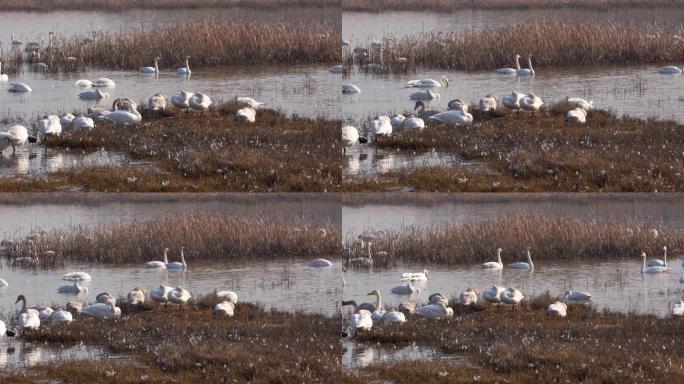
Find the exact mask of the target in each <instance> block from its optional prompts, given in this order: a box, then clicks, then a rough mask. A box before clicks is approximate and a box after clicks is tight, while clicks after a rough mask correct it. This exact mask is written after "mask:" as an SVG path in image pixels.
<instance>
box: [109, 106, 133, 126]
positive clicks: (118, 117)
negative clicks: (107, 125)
mask: <svg viewBox="0 0 684 384" xmlns="http://www.w3.org/2000/svg"><path fill="white" fill-rule="evenodd" d="M104 118H105V120H108V121H111V122H112V123H114V124H138V123H140V122H141V121H142V115H140V112H138V110H137V109H135V108H132V109H131V110H130V111H129V110H126V109H119V110H116V111H113V112H112V113H109V114H107V115H106V116H105V117H104Z"/></svg>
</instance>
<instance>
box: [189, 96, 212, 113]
mask: <svg viewBox="0 0 684 384" xmlns="http://www.w3.org/2000/svg"><path fill="white" fill-rule="evenodd" d="M211 103H212V101H211V98H210V97H209V96H208V95H205V94H204V93H202V92H197V93H195V94H194V95H192V97H190V99H189V100H188V104H189V105H190V108H192V109H194V110H196V111H200V115H202V114H203V113H204V111H206V110H208V109H209V106H210V105H211Z"/></svg>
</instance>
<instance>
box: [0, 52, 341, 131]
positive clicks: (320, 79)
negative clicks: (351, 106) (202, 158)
mask: <svg viewBox="0 0 684 384" xmlns="http://www.w3.org/2000/svg"><path fill="white" fill-rule="evenodd" d="M100 77H107V78H110V79H112V80H114V82H116V87H114V88H105V89H103V91H104V92H107V93H109V95H110V97H109V99H103V100H101V101H100V102H95V101H85V100H81V99H79V97H78V94H79V93H80V92H82V91H84V90H87V89H83V88H78V87H76V86H74V83H75V82H76V81H77V80H79V79H90V80H95V79H96V78H100ZM339 81H340V80H339V75H333V74H330V73H329V72H328V66H321V65H317V66H312V65H291V66H256V67H222V68H206V69H205V68H197V69H193V72H192V76H191V77H190V78H185V77H182V76H176V75H175V73H172V72H170V71H168V70H164V71H162V73H161V74H160V75H159V77H158V78H155V77H154V76H149V75H141V74H139V73H137V72H135V71H111V70H97V69H92V70H88V71H87V72H84V73H67V74H64V73H35V72H22V73H20V74H18V75H12V76H10V81H9V82H10V83H12V82H24V83H27V84H28V85H29V86H31V88H32V89H33V92H28V93H11V92H7V91H4V90H3V91H1V92H0V115H2V116H3V117H10V118H13V119H22V120H24V121H28V122H32V120H34V119H35V118H37V117H38V116H39V115H40V116H43V115H47V114H50V113H62V112H83V113H86V111H87V109H88V107H89V106H92V105H97V104H99V105H106V106H111V103H112V102H113V101H114V99H116V98H118V97H128V98H132V99H133V100H135V101H141V102H143V103H144V104H147V100H148V99H149V97H150V96H151V95H153V94H155V93H157V92H162V93H165V94H166V95H167V96H168V97H171V96H172V95H174V94H176V93H177V92H179V91H180V90H182V89H185V90H187V91H195V92H198V91H201V92H204V93H206V94H208V95H209V96H210V97H211V98H212V100H213V101H214V103H216V104H218V103H221V102H225V101H230V100H232V99H234V98H235V97H236V96H246V97H252V98H254V99H256V100H258V101H261V102H263V103H265V106H264V107H267V108H274V109H282V110H283V111H284V112H286V113H288V114H292V113H297V114H299V115H302V116H309V117H316V116H324V117H338V116H339V110H340V109H339V102H338V92H337V90H338V88H339ZM6 86H7V85H6V84H4V83H0V88H5V87H6ZM6 128H7V127H5V126H0V130H4V129H6Z"/></svg>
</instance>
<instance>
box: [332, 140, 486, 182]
mask: <svg viewBox="0 0 684 384" xmlns="http://www.w3.org/2000/svg"><path fill="white" fill-rule="evenodd" d="M439 166H449V167H470V168H472V167H481V166H482V165H481V164H480V163H475V162H469V161H465V160H463V159H461V158H459V157H458V156H456V155H453V154H450V153H444V152H437V151H433V152H423V153H415V152H408V153H407V152H394V151H384V150H379V149H375V148H373V147H367V146H363V147H359V148H357V149H356V150H353V151H351V152H348V154H347V155H345V157H344V159H343V161H342V167H343V168H342V169H343V172H342V176H343V177H344V176H346V175H354V176H355V175H370V174H376V173H379V174H381V173H386V172H389V171H395V170H402V169H406V170H411V169H415V168H421V167H439Z"/></svg>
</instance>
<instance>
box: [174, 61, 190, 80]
mask: <svg viewBox="0 0 684 384" xmlns="http://www.w3.org/2000/svg"><path fill="white" fill-rule="evenodd" d="M191 73H192V71H190V56H185V67H180V68H178V69H176V75H181V76H189V75H190V74H191Z"/></svg>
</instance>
